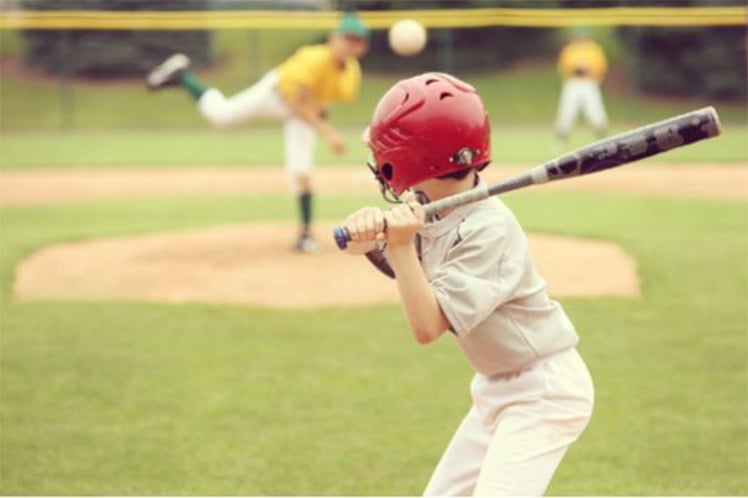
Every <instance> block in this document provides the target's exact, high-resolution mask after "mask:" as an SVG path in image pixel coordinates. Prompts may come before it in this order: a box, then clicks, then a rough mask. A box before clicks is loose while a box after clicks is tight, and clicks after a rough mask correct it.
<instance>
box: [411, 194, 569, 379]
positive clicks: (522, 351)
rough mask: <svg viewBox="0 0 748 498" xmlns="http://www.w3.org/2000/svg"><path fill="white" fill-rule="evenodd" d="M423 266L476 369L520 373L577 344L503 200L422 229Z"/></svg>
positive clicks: (489, 372) (486, 202) (457, 211)
mask: <svg viewBox="0 0 748 498" xmlns="http://www.w3.org/2000/svg"><path fill="white" fill-rule="evenodd" d="M421 251H422V254H421V257H422V265H423V268H424V271H425V273H426V276H427V278H428V280H429V281H430V282H431V285H432V287H433V289H434V291H435V294H436V297H437V299H438V301H439V304H440V306H441V309H442V311H443V312H444V315H445V316H446V317H447V319H448V320H449V323H450V324H451V326H452V332H453V333H454V336H455V337H456V339H457V342H458V344H459V345H460V347H461V348H462V350H463V351H464V353H465V356H466V357H467V359H468V361H470V363H471V364H472V365H473V367H474V368H475V370H476V371H477V372H479V373H481V374H483V375H486V376H491V375H497V374H502V373H508V372H513V371H518V370H521V369H523V368H524V367H526V366H528V365H530V364H532V363H534V362H535V361H537V360H538V359H540V358H543V357H545V356H548V355H550V354H553V353H556V352H559V351H562V350H565V349H568V348H571V347H573V346H575V345H576V344H577V342H578V336H577V333H576V331H575V329H574V326H573V324H572V323H571V321H570V320H569V318H568V317H567V315H566V313H565V312H564V310H563V309H562V308H561V305H560V304H559V303H557V302H555V301H553V300H552V299H550V298H549V297H548V295H547V293H546V283H545V281H544V280H543V279H542V278H541V277H540V275H538V272H537V271H536V269H535V266H534V265H533V262H532V260H531V258H530V252H529V248H528V243H527V237H526V236H525V233H524V231H523V229H522V227H521V226H520V225H519V223H518V222H517V219H516V218H515V216H514V214H513V213H512V212H511V210H510V209H509V208H508V207H507V206H506V205H505V204H504V203H503V202H502V201H501V200H499V199H498V198H496V197H491V198H488V199H485V200H483V201H479V202H475V203H472V204H468V205H465V206H461V207H458V208H456V209H455V210H453V211H452V212H451V213H449V214H448V215H447V216H445V217H444V218H442V219H440V220H437V221H435V222H433V223H430V224H428V225H427V226H426V227H425V228H424V229H423V230H422V231H421Z"/></svg>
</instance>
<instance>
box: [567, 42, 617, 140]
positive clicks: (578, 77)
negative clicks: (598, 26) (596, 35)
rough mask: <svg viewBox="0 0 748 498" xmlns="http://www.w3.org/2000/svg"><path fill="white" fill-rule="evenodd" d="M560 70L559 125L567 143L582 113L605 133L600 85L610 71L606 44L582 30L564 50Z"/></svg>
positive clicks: (605, 125) (594, 127)
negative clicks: (597, 41) (606, 55)
mask: <svg viewBox="0 0 748 498" xmlns="http://www.w3.org/2000/svg"><path fill="white" fill-rule="evenodd" d="M557 69H558V72H559V74H560V75H561V77H562V78H563V80H564V82H563V86H562V88H561V96H560V98H559V105H558V112H557V114H556V124H555V128H556V135H557V137H558V138H559V140H561V141H562V142H564V143H565V142H566V140H567V139H568V136H569V134H570V133H571V131H572V129H573V128H574V123H575V121H576V119H577V116H578V115H579V114H580V113H582V114H583V115H584V117H585V118H586V120H587V122H588V123H589V124H590V126H591V127H592V128H593V130H594V131H595V133H596V134H597V135H598V137H603V136H605V134H606V133H607V129H608V117H607V114H606V112H605V106H604V105H603V98H602V94H601V92H600V84H601V83H602V81H603V79H604V78H605V75H606V73H607V71H608V60H607V59H606V57H605V52H603V49H602V47H600V45H598V44H597V43H595V42H594V41H592V40H590V39H589V38H587V37H586V36H585V35H583V34H579V33H578V34H577V35H575V36H574V37H573V38H572V40H571V41H569V42H568V43H567V44H566V45H565V46H564V47H563V49H562V50H561V53H560V54H559V57H558V64H557Z"/></svg>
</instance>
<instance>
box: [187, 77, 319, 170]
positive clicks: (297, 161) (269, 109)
mask: <svg viewBox="0 0 748 498" xmlns="http://www.w3.org/2000/svg"><path fill="white" fill-rule="evenodd" d="M277 82H278V74H277V72H276V71H270V72H269V73H267V74H266V75H265V76H263V78H262V79H260V81H258V82H257V83H255V84H254V85H252V86H251V87H249V88H247V89H246V90H243V91H241V92H239V93H237V94H236V95H233V96H232V97H226V96H224V94H223V93H221V91H220V90H218V89H217V88H211V89H209V90H207V91H206V92H205V93H204V94H203V95H202V96H201V97H200V99H199V100H198V101H197V108H198V110H199V111H200V113H201V114H202V115H203V116H204V117H205V119H207V120H208V122H209V123H210V124H211V125H213V126H214V127H216V128H228V127H230V126H233V125H236V124H239V123H243V122H247V121H251V120H254V119H257V118H261V117H273V118H280V119H282V120H283V121H284V126H283V135H284V156H285V166H286V171H287V172H288V173H289V175H290V176H291V179H292V181H295V179H297V178H298V177H299V176H308V175H309V173H310V172H311V170H312V167H313V166H314V151H315V147H316V142H317V133H316V131H315V130H314V128H313V127H312V126H311V125H309V124H308V123H307V122H306V121H304V120H303V119H301V118H299V117H296V116H294V115H293V114H292V113H291V110H290V108H289V107H288V104H286V102H285V101H284V100H283V98H282V97H281V96H280V95H279V94H278V92H277V91H276V84H277Z"/></svg>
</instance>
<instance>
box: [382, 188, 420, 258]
mask: <svg viewBox="0 0 748 498" xmlns="http://www.w3.org/2000/svg"><path fill="white" fill-rule="evenodd" d="M425 219H426V215H425V213H424V211H423V206H421V204H420V203H419V202H418V201H416V196H415V194H413V193H412V192H409V193H408V194H406V195H405V197H404V198H403V203H402V204H401V205H400V206H398V207H396V208H393V209H389V210H387V211H385V213H384V221H385V222H386V223H387V244H388V245H389V246H390V247H397V246H405V245H408V246H412V245H413V239H415V236H416V234H417V233H418V232H419V231H420V230H421V229H422V228H423V225H424V224H425Z"/></svg>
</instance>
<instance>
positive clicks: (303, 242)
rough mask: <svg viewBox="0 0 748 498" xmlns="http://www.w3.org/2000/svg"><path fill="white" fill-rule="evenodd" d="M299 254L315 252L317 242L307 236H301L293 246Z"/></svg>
mask: <svg viewBox="0 0 748 498" xmlns="http://www.w3.org/2000/svg"><path fill="white" fill-rule="evenodd" d="M294 249H296V250H297V251H299V252H305V253H313V252H316V251H317V242H316V241H315V240H314V239H313V238H312V237H310V236H309V235H302V236H301V237H299V240H298V241H297V242H296V245H295V246H294Z"/></svg>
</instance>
